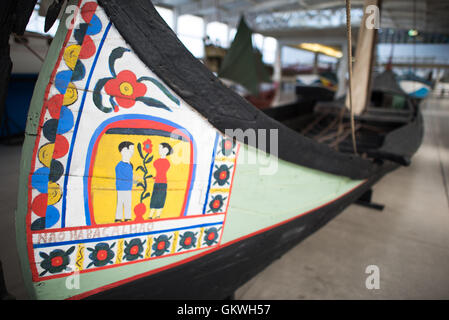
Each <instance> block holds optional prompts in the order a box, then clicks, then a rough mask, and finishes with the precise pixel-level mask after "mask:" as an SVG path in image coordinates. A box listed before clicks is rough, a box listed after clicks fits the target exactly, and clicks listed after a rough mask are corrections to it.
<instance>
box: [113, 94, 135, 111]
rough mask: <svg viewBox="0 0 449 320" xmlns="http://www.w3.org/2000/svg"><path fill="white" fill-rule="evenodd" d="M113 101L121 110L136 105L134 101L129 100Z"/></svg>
mask: <svg viewBox="0 0 449 320" xmlns="http://www.w3.org/2000/svg"><path fill="white" fill-rule="evenodd" d="M115 100H116V101H117V103H118V104H119V106H120V107H122V108H131V107H132V106H133V105H135V104H136V101H135V100H133V99H130V98H122V97H117V96H116V97H115Z"/></svg>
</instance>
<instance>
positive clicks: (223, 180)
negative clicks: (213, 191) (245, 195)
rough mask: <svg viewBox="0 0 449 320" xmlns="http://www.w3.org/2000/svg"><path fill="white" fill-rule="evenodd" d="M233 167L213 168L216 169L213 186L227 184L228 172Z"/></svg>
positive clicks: (223, 165)
mask: <svg viewBox="0 0 449 320" xmlns="http://www.w3.org/2000/svg"><path fill="white" fill-rule="evenodd" d="M232 167H233V166H229V167H228V166H227V165H225V164H222V165H221V166H220V167H218V166H217V165H216V166H215V168H216V169H217V170H216V171H215V172H214V178H215V182H214V185H215V184H218V185H219V186H224V185H227V184H229V177H230V172H229V171H230V170H231V169H232Z"/></svg>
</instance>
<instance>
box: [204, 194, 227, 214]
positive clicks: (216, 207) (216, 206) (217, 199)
mask: <svg viewBox="0 0 449 320" xmlns="http://www.w3.org/2000/svg"><path fill="white" fill-rule="evenodd" d="M227 198H228V197H223V196H222V195H221V194H217V195H216V196H214V197H213V198H212V199H211V201H210V202H209V210H208V211H207V212H213V213H217V212H220V211H222V209H223V208H222V207H223V204H224V201H225V200H226V199H227Z"/></svg>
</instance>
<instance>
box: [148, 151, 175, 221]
mask: <svg viewBox="0 0 449 320" xmlns="http://www.w3.org/2000/svg"><path fill="white" fill-rule="evenodd" d="M172 153H173V149H172V147H171V146H170V145H169V144H168V143H165V142H163V143H161V144H160V145H159V159H157V160H156V161H154V164H153V165H154V169H156V174H155V176H154V187H153V194H152V195H151V201H150V219H154V218H156V219H158V218H160V216H161V213H162V208H164V205H165V199H166V198H167V171H168V169H170V162H169V161H168V160H167V156H169V155H170V154H172ZM155 215H156V216H155Z"/></svg>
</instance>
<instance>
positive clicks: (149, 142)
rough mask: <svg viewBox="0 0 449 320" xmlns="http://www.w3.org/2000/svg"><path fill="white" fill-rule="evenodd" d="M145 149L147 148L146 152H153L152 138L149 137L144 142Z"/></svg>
mask: <svg viewBox="0 0 449 320" xmlns="http://www.w3.org/2000/svg"><path fill="white" fill-rule="evenodd" d="M143 150H145V152H146V153H151V151H152V150H153V144H152V143H151V140H150V139H147V140H145V141H144V142H143Z"/></svg>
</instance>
